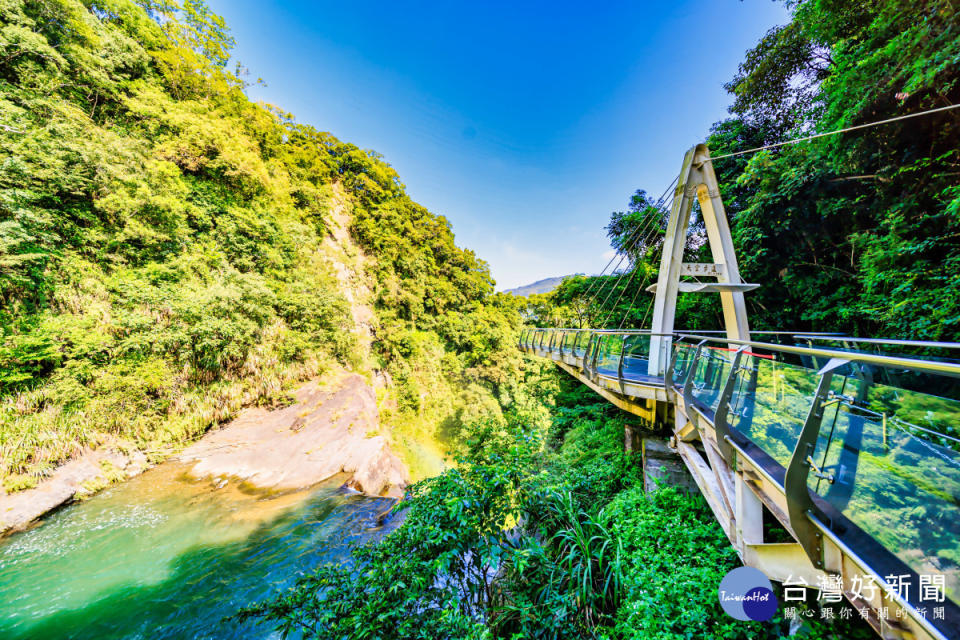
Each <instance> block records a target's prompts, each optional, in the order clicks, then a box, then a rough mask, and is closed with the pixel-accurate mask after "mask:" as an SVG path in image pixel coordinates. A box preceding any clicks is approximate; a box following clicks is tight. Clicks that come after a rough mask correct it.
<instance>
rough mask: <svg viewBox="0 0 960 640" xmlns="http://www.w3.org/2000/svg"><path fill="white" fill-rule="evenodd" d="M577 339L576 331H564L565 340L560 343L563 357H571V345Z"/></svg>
mask: <svg viewBox="0 0 960 640" xmlns="http://www.w3.org/2000/svg"><path fill="white" fill-rule="evenodd" d="M576 337H577V332H576V331H564V332H563V340H561V341H560V353H561V354H563V355H569V354H570V353H571V352H572V351H573V350H572V348H571V345H572V344H573V341H574V340H575V339H576Z"/></svg>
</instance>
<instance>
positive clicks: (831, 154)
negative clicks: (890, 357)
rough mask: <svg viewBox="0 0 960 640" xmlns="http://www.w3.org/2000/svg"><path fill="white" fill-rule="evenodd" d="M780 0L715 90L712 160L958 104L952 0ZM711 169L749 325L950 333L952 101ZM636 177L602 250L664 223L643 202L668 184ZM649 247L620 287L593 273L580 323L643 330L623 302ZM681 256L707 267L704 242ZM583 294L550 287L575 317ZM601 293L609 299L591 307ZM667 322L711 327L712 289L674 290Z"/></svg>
mask: <svg viewBox="0 0 960 640" xmlns="http://www.w3.org/2000/svg"><path fill="white" fill-rule="evenodd" d="M786 4H787V5H788V6H789V7H791V8H792V9H793V20H792V21H791V22H790V23H788V24H786V25H784V26H782V27H777V28H774V29H772V30H771V31H770V32H769V33H767V34H766V36H765V37H764V38H763V39H762V40H761V41H760V42H759V43H758V44H757V46H756V47H754V48H753V49H751V50H750V51H748V52H747V54H746V57H745V59H744V61H743V62H742V63H741V65H740V70H739V72H738V73H737V75H736V76H735V77H734V78H733V79H732V80H731V81H730V82H729V83H728V84H727V85H726V87H727V90H728V91H729V92H730V94H731V99H732V104H731V107H730V112H731V117H729V118H727V119H726V120H723V121H721V122H718V123H716V124H715V125H714V127H713V130H712V133H711V135H710V136H709V138H708V140H707V143H708V145H709V147H710V152H711V154H712V155H713V156H720V155H723V154H726V153H731V152H736V151H741V150H747V149H752V148H755V147H759V146H762V145H769V144H773V143H777V142H782V141H785V140H790V139H793V138H798V137H802V136H806V135H810V134H813V133H819V132H828V131H835V130H838V129H843V128H846V127H851V126H856V125H860V124H865V123H870V122H876V121H879V120H884V119H887V118H894V117H897V116H901V115H905V114H911V113H916V112H920V111H924V110H927V109H934V108H938V107H944V106H948V105H951V104H957V103H958V102H960V17H958V13H957V11H958V9H957V6H956V3H955V2H951V0H920V1H913V0H911V1H907V0H867V1H865V2H845V1H842V0H807V1H805V2H794V1H790V2H787V3H786ZM681 157H682V154H681V149H679V148H678V149H677V154H676V156H675V158H673V159H665V160H667V161H672V162H676V166H677V169H678V170H679V167H680V161H681ZM714 167H715V169H716V171H717V177H718V179H719V181H720V185H721V192H722V195H723V198H724V204H725V207H726V211H727V216H728V217H729V218H730V221H731V227H732V230H733V234H734V242H735V245H736V250H737V255H738V258H739V263H740V271H741V275H742V276H743V278H744V279H745V280H746V281H747V282H756V283H760V284H762V285H763V286H761V287H760V288H759V289H757V290H756V291H752V292H750V293H749V294H747V296H746V299H747V305H748V311H749V314H750V321H751V327H753V328H755V329H768V330H769V329H801V330H815V331H839V332H846V333H849V334H851V335H861V336H886V337H891V338H912V339H929V340H957V339H960V290H958V287H960V110H952V111H944V112H940V113H935V114H931V115H929V116H923V117H919V118H912V119H907V120H901V121H897V122H893V123H890V124H885V125H880V126H877V127H871V128H867V129H860V130H856V131H851V132H848V133H843V134H840V135H835V136H829V137H824V138H819V139H816V140H812V141H809V142H803V143H799V144H795V145H787V146H781V147H778V148H775V149H771V150H767V151H761V152H758V153H752V154H747V155H742V156H737V157H732V158H723V159H718V160H716V161H715V162H714ZM642 186H643V187H644V189H645V191H639V192H638V193H637V194H636V195H635V196H634V197H633V198H632V199H631V206H630V209H628V210H627V211H625V212H620V213H615V214H614V215H613V217H612V218H611V223H610V225H609V226H608V231H609V235H610V237H611V241H612V244H613V245H614V246H615V247H620V246H621V245H624V244H629V243H628V242H627V241H628V239H629V238H630V236H631V233H632V232H633V231H634V230H635V229H637V228H638V226H642V225H644V224H646V223H647V221H648V220H649V218H650V217H651V216H653V217H655V218H657V219H658V220H656V221H655V222H658V223H660V225H661V228H665V224H664V223H663V222H664V221H663V220H662V218H663V215H664V214H663V212H661V211H658V210H657V209H656V208H654V207H652V206H651V205H653V204H654V202H653V201H652V200H651V199H650V198H649V197H648V196H647V193H650V194H653V193H656V194H659V193H660V191H661V190H662V189H663V187H664V186H665V185H642ZM665 208H669V199H668V201H667V204H666V206H665ZM701 232H702V230H701ZM701 238H702V235H701ZM658 250H659V246H658V242H654V243H652V245H651V246H644V247H637V248H635V249H634V250H633V253H634V257H636V258H639V259H638V260H637V261H636V265H637V267H636V268H637V269H638V270H639V273H638V275H637V276H636V278H635V281H634V283H633V284H632V285H630V290H629V291H627V292H626V295H622V296H621V295H620V291H621V290H623V289H624V288H626V287H627V281H628V278H606V279H605V282H603V283H602V286H603V287H604V288H605V292H604V293H603V294H601V295H597V296H595V301H594V304H593V308H592V309H591V310H590V313H589V314H588V316H589V320H590V321H592V322H601V323H602V321H603V320H604V319H605V318H608V317H609V318H611V321H612V318H616V322H615V323H614V326H616V324H617V323H619V321H620V319H621V318H623V317H624V316H626V318H627V322H626V323H625V326H637V327H639V326H641V325H642V324H643V320H644V317H645V314H646V313H647V308H648V305H649V303H650V298H652V296H650V295H649V294H641V295H640V296H639V297H637V303H636V304H633V305H632V304H631V301H632V300H633V298H634V293H635V292H634V289H635V287H636V283H637V282H644V281H646V282H647V283H648V284H649V283H650V282H652V281H653V280H654V279H655V278H656V272H657V270H658V267H659V251H658ZM687 259H688V260H689V261H693V262H710V256H709V249H707V248H705V247H703V246H702V240H700V241H698V239H697V238H693V240H692V242H691V244H690V246H689V248H688V256H687ZM628 277H629V276H628ZM589 287H590V281H589V279H579V281H578V280H571V281H567V282H566V283H565V285H564V287H563V288H562V289H561V291H560V292H559V293H558V294H557V297H556V301H558V302H560V303H561V304H563V305H564V306H565V307H567V309H568V313H567V314H566V317H567V318H569V319H571V320H572V321H573V322H576V314H575V311H576V310H577V309H576V308H577V307H578V306H579V307H582V306H583V305H584V304H588V303H589V300H590V298H591V297H594V296H593V295H592V293H591V296H583V295H582V294H583V292H584V291H585V290H587V289H588V288H589ZM610 288H616V289H617V292H616V293H615V294H614V295H612V296H610V298H609V300H608V302H607V303H606V305H605V306H603V308H602V309H601V308H600V307H601V303H602V301H603V300H604V299H605V298H606V296H607V292H608V291H609V289H610ZM618 299H619V300H620V302H619V303H617V302H616V301H617V300H618ZM615 305H616V308H614V307H615ZM581 311H582V310H581ZM647 323H649V316H647ZM647 326H649V324H648V325H647ZM677 326H678V327H685V328H717V327H720V326H722V322H721V320H720V305H719V297H718V296H712V295H697V294H687V295H681V297H680V301H679V303H678V316H677Z"/></svg>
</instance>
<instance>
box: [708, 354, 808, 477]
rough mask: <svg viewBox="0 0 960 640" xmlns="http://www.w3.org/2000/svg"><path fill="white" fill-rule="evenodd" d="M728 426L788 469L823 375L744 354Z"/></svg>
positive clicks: (773, 360) (735, 385) (803, 368)
mask: <svg viewBox="0 0 960 640" xmlns="http://www.w3.org/2000/svg"><path fill="white" fill-rule="evenodd" d="M736 376H737V377H736V379H735V381H734V386H733V393H732V395H731V397H730V410H729V412H728V414H727V422H728V423H729V425H730V429H731V430H733V431H736V432H738V433H740V434H742V435H744V436H746V437H747V438H748V439H749V440H750V441H751V442H753V444H755V445H756V446H758V447H759V448H760V449H762V450H763V451H764V452H765V453H766V454H767V455H768V456H770V457H771V458H773V460H775V461H776V462H777V463H778V464H779V465H780V466H781V467H783V468H784V469H786V467H787V464H788V463H789V462H790V457H791V456H792V455H793V448H794V446H796V444H797V438H799V437H800V430H801V429H802V428H803V423H804V422H805V421H806V418H807V414H808V413H810V406H811V404H812V403H813V394H814V392H815V391H816V387H817V382H818V381H819V379H820V376H819V374H818V373H817V372H816V371H814V370H812V369H807V368H806V367H801V366H797V365H791V364H787V363H785V362H781V361H778V360H775V359H773V358H771V357H769V356H763V355H760V354H746V353H745V354H743V355H742V356H741V359H740V366H739V368H738V371H737V372H736Z"/></svg>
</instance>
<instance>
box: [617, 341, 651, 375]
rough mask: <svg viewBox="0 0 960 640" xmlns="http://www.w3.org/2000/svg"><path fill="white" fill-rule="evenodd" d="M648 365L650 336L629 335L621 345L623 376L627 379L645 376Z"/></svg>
mask: <svg viewBox="0 0 960 640" xmlns="http://www.w3.org/2000/svg"><path fill="white" fill-rule="evenodd" d="M649 366H650V336H649V335H646V334H635V335H629V336H626V337H625V338H624V345H623V377H624V378H626V379H628V380H631V379H632V380H637V379H640V378H645V377H647V375H648V371H649Z"/></svg>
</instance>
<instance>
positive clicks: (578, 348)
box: [573, 331, 590, 358]
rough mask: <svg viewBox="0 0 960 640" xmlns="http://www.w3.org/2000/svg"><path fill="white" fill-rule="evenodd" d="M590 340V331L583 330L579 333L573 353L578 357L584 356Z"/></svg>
mask: <svg viewBox="0 0 960 640" xmlns="http://www.w3.org/2000/svg"><path fill="white" fill-rule="evenodd" d="M589 342H590V332H589V331H581V332H580V333H578V334H577V340H576V342H575V343H574V348H573V354H574V355H575V356H576V357H578V358H582V357H583V356H584V354H585V353H586V350H587V344H588V343H589Z"/></svg>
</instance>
